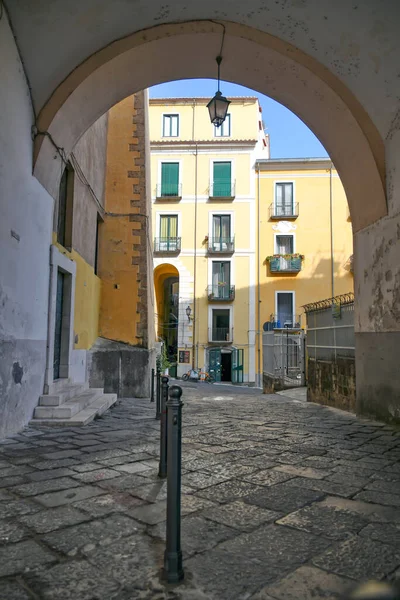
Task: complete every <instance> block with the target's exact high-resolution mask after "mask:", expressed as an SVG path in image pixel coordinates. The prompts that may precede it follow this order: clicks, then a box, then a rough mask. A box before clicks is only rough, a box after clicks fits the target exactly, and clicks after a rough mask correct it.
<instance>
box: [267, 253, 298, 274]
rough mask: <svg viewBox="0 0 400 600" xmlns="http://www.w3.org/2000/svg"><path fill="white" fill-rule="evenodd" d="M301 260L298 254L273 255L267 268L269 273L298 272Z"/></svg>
mask: <svg viewBox="0 0 400 600" xmlns="http://www.w3.org/2000/svg"><path fill="white" fill-rule="evenodd" d="M302 260H303V259H302V257H299V256H289V257H284V256H274V257H272V258H270V259H269V270H270V271H271V273H298V272H299V271H301V265H302Z"/></svg>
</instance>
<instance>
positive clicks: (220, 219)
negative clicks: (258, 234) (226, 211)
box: [209, 215, 234, 252]
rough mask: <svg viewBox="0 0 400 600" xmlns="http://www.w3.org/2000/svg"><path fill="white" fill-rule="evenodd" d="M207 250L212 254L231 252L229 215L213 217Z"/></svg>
mask: <svg viewBox="0 0 400 600" xmlns="http://www.w3.org/2000/svg"><path fill="white" fill-rule="evenodd" d="M211 236H212V237H211V242H210V243H209V248H210V250H211V251H213V252H233V249H234V245H233V238H232V235H231V215H213V217H212V234H211Z"/></svg>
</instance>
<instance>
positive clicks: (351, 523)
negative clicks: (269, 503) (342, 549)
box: [277, 503, 367, 540]
mask: <svg viewBox="0 0 400 600" xmlns="http://www.w3.org/2000/svg"><path fill="white" fill-rule="evenodd" d="M277 524H278V525H287V526H289V527H295V528H296V529H301V530H303V531H308V532H309V533H314V534H315V535H323V536H325V537H328V538H332V539H334V540H341V539H345V538H347V537H349V536H351V535H353V534H354V533H357V532H359V531H360V530H361V529H362V528H363V527H365V525H366V524H367V521H366V520H365V519H363V518H362V517H360V515H358V514H356V513H351V512H349V511H340V510H337V509H335V508H333V507H329V506H321V505H320V504H319V503H315V504H312V505H311V506H306V507H305V508H301V509H300V510H297V511H295V512H292V513H291V514H289V515H287V516H286V517H283V518H282V519H279V521H277Z"/></svg>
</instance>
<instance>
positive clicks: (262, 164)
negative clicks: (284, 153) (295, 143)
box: [256, 158, 335, 171]
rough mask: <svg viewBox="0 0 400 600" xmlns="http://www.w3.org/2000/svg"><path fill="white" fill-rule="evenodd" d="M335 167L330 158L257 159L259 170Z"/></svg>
mask: <svg viewBox="0 0 400 600" xmlns="http://www.w3.org/2000/svg"><path fill="white" fill-rule="evenodd" d="M331 168H332V169H335V165H334V164H333V162H332V161H331V159H330V158H261V159H258V160H256V170H257V171H258V170H259V171H289V170H296V171H311V170H315V169H331Z"/></svg>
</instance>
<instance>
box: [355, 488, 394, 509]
mask: <svg viewBox="0 0 400 600" xmlns="http://www.w3.org/2000/svg"><path fill="white" fill-rule="evenodd" d="M355 499H356V500H365V502H374V503H375V504H384V505H386V506H396V507H400V494H384V493H382V492H377V491H365V492H360V493H359V494H357V495H356V496H355Z"/></svg>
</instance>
